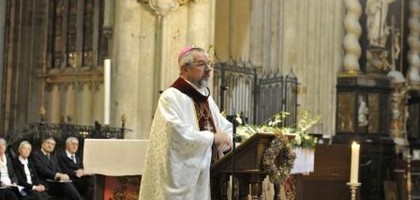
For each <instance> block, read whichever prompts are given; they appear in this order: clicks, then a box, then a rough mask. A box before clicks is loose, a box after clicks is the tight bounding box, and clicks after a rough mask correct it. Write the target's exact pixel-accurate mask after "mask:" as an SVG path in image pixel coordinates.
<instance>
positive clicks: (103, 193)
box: [83, 139, 148, 199]
mask: <svg viewBox="0 0 420 200" xmlns="http://www.w3.org/2000/svg"><path fill="white" fill-rule="evenodd" d="M147 144H148V140H131V139H130V140H129V139H85V142H84V153H83V162H84V170H85V172H86V173H92V174H95V175H97V176H96V177H95V179H96V181H95V199H110V198H112V197H113V196H114V198H115V196H118V197H121V195H124V199H137V196H138V192H139V188H140V181H141V174H142V173H143V167H144V159H145V156H146V149H147ZM114 198H113V199H114Z"/></svg>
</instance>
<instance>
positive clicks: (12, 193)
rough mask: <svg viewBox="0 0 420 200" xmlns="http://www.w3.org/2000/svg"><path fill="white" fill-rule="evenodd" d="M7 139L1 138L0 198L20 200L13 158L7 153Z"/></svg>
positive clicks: (0, 199)
mask: <svg viewBox="0 0 420 200" xmlns="http://www.w3.org/2000/svg"><path fill="white" fill-rule="evenodd" d="M6 147H7V145H6V140H5V139H3V138H0V200H3V199H4V200H18V196H19V195H18V194H17V193H18V192H17V190H12V188H16V186H17V178H16V175H15V172H14V170H13V163H12V160H11V159H10V158H9V157H8V156H7V155H6V153H5V152H6Z"/></svg>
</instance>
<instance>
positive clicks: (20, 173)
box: [13, 157, 49, 200]
mask: <svg viewBox="0 0 420 200" xmlns="http://www.w3.org/2000/svg"><path fill="white" fill-rule="evenodd" d="M13 164H14V166H15V170H16V171H15V172H16V176H17V179H18V182H19V185H21V186H23V187H25V192H26V193H28V196H27V197H26V199H34V200H35V199H39V200H43V199H48V198H49V197H48V194H47V193H46V192H37V191H33V190H32V188H33V186H36V185H39V184H43V183H41V181H40V179H39V177H38V175H37V173H36V168H35V165H34V163H33V161H32V160H30V159H28V169H29V173H30V176H31V181H32V184H31V183H28V179H27V177H26V173H25V165H24V164H22V163H21V162H20V160H19V158H18V157H17V158H15V159H14V163H13ZM43 185H44V184H43Z"/></svg>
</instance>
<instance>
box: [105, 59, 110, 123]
mask: <svg viewBox="0 0 420 200" xmlns="http://www.w3.org/2000/svg"><path fill="white" fill-rule="evenodd" d="M110 113H111V59H105V60H104V125H109V119H110Z"/></svg>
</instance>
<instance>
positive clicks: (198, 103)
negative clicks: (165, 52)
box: [171, 78, 219, 163]
mask: <svg viewBox="0 0 420 200" xmlns="http://www.w3.org/2000/svg"><path fill="white" fill-rule="evenodd" d="M171 87H173V88H176V89H178V90H179V91H181V92H182V93H184V94H186V95H187V96H189V97H190V98H192V99H193V101H194V107H195V113H196V116H197V119H198V126H199V127H200V131H203V130H208V131H211V132H213V133H216V126H215V124H214V120H213V117H212V114H211V110H210V106H209V102H208V97H209V96H210V90H209V88H207V87H206V89H207V90H208V91H209V95H207V96H204V95H202V94H201V93H200V92H198V91H197V90H196V89H195V88H194V87H193V86H192V85H190V84H189V83H188V82H187V81H185V80H184V79H182V78H178V79H177V80H176V81H175V82H174V83H173V84H172V85H171ZM212 150H213V154H212V163H213V162H214V161H216V160H217V159H219V155H218V153H217V149H216V146H215V145H213V147H212Z"/></svg>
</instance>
